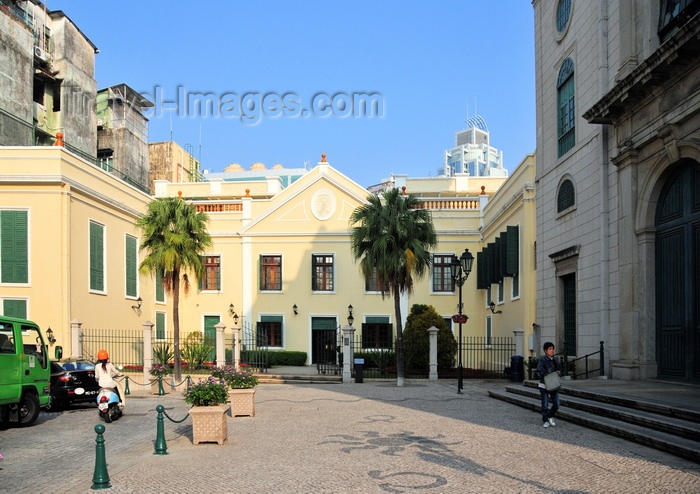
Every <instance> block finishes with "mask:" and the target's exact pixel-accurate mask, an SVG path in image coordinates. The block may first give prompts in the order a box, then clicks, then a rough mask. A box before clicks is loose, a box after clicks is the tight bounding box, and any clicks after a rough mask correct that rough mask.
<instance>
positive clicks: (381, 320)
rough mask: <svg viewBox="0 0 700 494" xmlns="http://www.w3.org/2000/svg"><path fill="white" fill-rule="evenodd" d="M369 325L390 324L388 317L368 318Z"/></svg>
mask: <svg viewBox="0 0 700 494" xmlns="http://www.w3.org/2000/svg"><path fill="white" fill-rule="evenodd" d="M366 322H367V324H389V317H388V316H368V317H367V321H366Z"/></svg>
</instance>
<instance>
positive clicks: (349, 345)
mask: <svg viewBox="0 0 700 494" xmlns="http://www.w3.org/2000/svg"><path fill="white" fill-rule="evenodd" d="M354 338H355V328H353V327H352V326H343V383H351V382H352V367H351V365H352V359H353V353H352V351H353V347H354V345H353V341H354Z"/></svg>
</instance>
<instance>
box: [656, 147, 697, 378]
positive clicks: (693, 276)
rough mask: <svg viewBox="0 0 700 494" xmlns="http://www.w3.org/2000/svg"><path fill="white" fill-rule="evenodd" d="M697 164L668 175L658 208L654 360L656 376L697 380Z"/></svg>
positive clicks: (682, 167)
mask: <svg viewBox="0 0 700 494" xmlns="http://www.w3.org/2000/svg"><path fill="white" fill-rule="evenodd" d="M699 270H700V165H698V164H697V163H696V162H694V161H691V162H686V163H683V164H681V165H680V166H679V169H678V170H677V171H676V172H675V173H674V174H673V175H672V176H671V177H669V179H668V182H667V183H666V185H665V186H664V189H663V191H662V193H661V196H660V197H659V204H658V206H657V209H656V360H657V364H658V375H659V377H662V378H667V379H674V380H679V381H700V358H699V357H698V342H699V341H700V328H699V327H698V323H699V322H700V317H698V311H699V310H700V272H699Z"/></svg>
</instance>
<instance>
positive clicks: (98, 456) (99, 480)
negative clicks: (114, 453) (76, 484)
mask: <svg viewBox="0 0 700 494" xmlns="http://www.w3.org/2000/svg"><path fill="white" fill-rule="evenodd" d="M104 431H105V426H104V425H102V424H97V425H96V426H95V432H96V433H97V438H96V439H95V442H96V443H97V445H96V446H95V473H94V474H93V475H92V489H93V490H97V489H109V488H110V487H112V485H111V484H110V483H109V473H107V458H106V456H105V438H104V436H103V435H102V434H103V433H104Z"/></svg>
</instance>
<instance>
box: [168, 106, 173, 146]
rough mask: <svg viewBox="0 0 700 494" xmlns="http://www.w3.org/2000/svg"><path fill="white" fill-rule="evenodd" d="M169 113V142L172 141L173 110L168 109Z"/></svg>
mask: <svg viewBox="0 0 700 494" xmlns="http://www.w3.org/2000/svg"><path fill="white" fill-rule="evenodd" d="M168 113H170V142H172V141H173V112H172V111H169V112H168Z"/></svg>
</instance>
